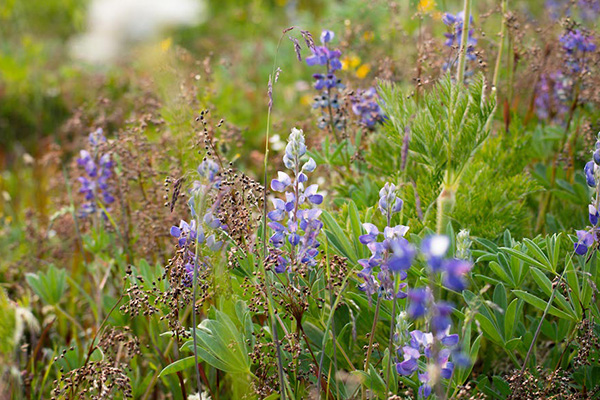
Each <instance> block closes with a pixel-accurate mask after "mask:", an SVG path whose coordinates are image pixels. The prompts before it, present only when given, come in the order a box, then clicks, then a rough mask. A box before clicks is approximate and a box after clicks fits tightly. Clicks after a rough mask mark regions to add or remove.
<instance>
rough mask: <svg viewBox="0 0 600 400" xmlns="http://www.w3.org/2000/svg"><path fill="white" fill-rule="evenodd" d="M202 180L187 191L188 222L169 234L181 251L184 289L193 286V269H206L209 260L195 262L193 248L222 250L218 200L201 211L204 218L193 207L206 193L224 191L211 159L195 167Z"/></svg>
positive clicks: (194, 250) (182, 222) (213, 250)
mask: <svg viewBox="0 0 600 400" xmlns="http://www.w3.org/2000/svg"><path fill="white" fill-rule="evenodd" d="M197 172H198V175H199V177H200V179H201V180H199V181H198V180H197V181H194V182H193V184H192V188H191V189H190V194H191V197H190V199H189V201H188V206H189V207H190V211H191V214H192V219H191V220H190V222H187V221H185V220H181V221H180V222H179V225H178V226H172V227H171V229H170V231H169V233H170V234H171V236H173V237H175V238H177V244H178V246H179V248H181V249H182V250H183V252H182V257H183V262H184V263H185V269H186V276H184V277H182V281H183V284H184V285H185V286H188V287H190V286H192V283H193V277H194V266H196V268H199V267H200V266H204V267H208V265H209V264H210V258H209V256H208V255H206V253H205V256H204V259H203V260H197V257H196V250H197V249H196V246H199V245H203V246H205V247H206V248H207V249H209V250H210V251H212V252H217V251H219V250H220V249H221V248H222V247H223V242H222V241H221V240H219V239H218V238H217V235H216V234H217V233H218V232H219V231H220V230H227V226H226V225H224V224H223V223H222V222H221V220H220V219H219V217H218V209H219V206H220V204H219V200H218V199H217V200H216V201H215V202H214V204H212V205H211V207H209V208H208V209H207V210H202V212H203V213H204V215H198V214H197V211H199V210H196V207H195V204H196V202H197V201H198V200H200V201H198V203H200V204H202V203H203V201H202V199H206V198H208V196H209V194H210V193H211V192H213V191H215V190H226V189H223V188H220V185H221V179H220V168H219V165H218V164H217V163H216V162H214V161H213V160H211V159H204V160H203V161H202V162H201V163H200V165H199V166H198V168H197Z"/></svg>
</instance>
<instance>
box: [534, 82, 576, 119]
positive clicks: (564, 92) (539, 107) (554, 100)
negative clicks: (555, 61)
mask: <svg viewBox="0 0 600 400" xmlns="http://www.w3.org/2000/svg"><path fill="white" fill-rule="evenodd" d="M572 89H573V79H572V78H570V77H569V76H567V75H565V74H563V73H562V72H560V71H557V72H553V73H551V74H541V75H540V79H539V81H538V84H537V86H536V89H535V90H536V96H535V112H536V114H537V116H538V118H540V119H552V120H560V119H562V117H563V116H564V115H565V114H566V113H567V112H568V111H569V107H570V105H571V103H572V100H571V97H572Z"/></svg>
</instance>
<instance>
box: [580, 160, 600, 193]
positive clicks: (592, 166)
mask: <svg viewBox="0 0 600 400" xmlns="http://www.w3.org/2000/svg"><path fill="white" fill-rule="evenodd" d="M598 170H600V168H598V166H597V165H596V163H594V162H593V161H588V162H587V163H586V164H585V167H584V168H583V172H584V173H585V181H586V182H587V184H588V186H589V187H592V188H595V187H596V177H595V175H596V171H598Z"/></svg>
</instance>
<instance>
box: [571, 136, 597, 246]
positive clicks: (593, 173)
mask: <svg viewBox="0 0 600 400" xmlns="http://www.w3.org/2000/svg"><path fill="white" fill-rule="evenodd" d="M583 173H584V174H585V180H586V182H587V184H588V186H589V187H591V188H593V189H594V197H593V198H592V202H591V204H590V205H589V206H588V219H589V221H590V224H591V227H589V228H588V229H582V230H577V231H576V232H575V233H576V234H577V242H575V244H574V247H575V253H577V254H579V255H582V256H583V255H585V254H587V252H588V250H589V249H590V248H592V247H594V248H598V238H599V235H600V227H598V222H599V219H600V213H599V212H598V209H599V208H600V206H599V202H600V194H599V193H600V133H599V134H598V139H597V140H596V144H595V145H594V152H593V154H592V161H588V162H587V163H586V164H585V167H584V168H583Z"/></svg>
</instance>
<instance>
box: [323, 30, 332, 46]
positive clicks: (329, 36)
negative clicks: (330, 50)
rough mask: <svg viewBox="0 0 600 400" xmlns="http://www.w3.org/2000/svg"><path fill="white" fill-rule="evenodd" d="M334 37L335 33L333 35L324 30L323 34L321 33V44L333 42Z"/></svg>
mask: <svg viewBox="0 0 600 400" xmlns="http://www.w3.org/2000/svg"><path fill="white" fill-rule="evenodd" d="M334 37H335V33H333V31H328V30H324V31H323V32H321V43H323V44H325V43H329V42H331V41H332V40H333V38H334Z"/></svg>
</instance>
